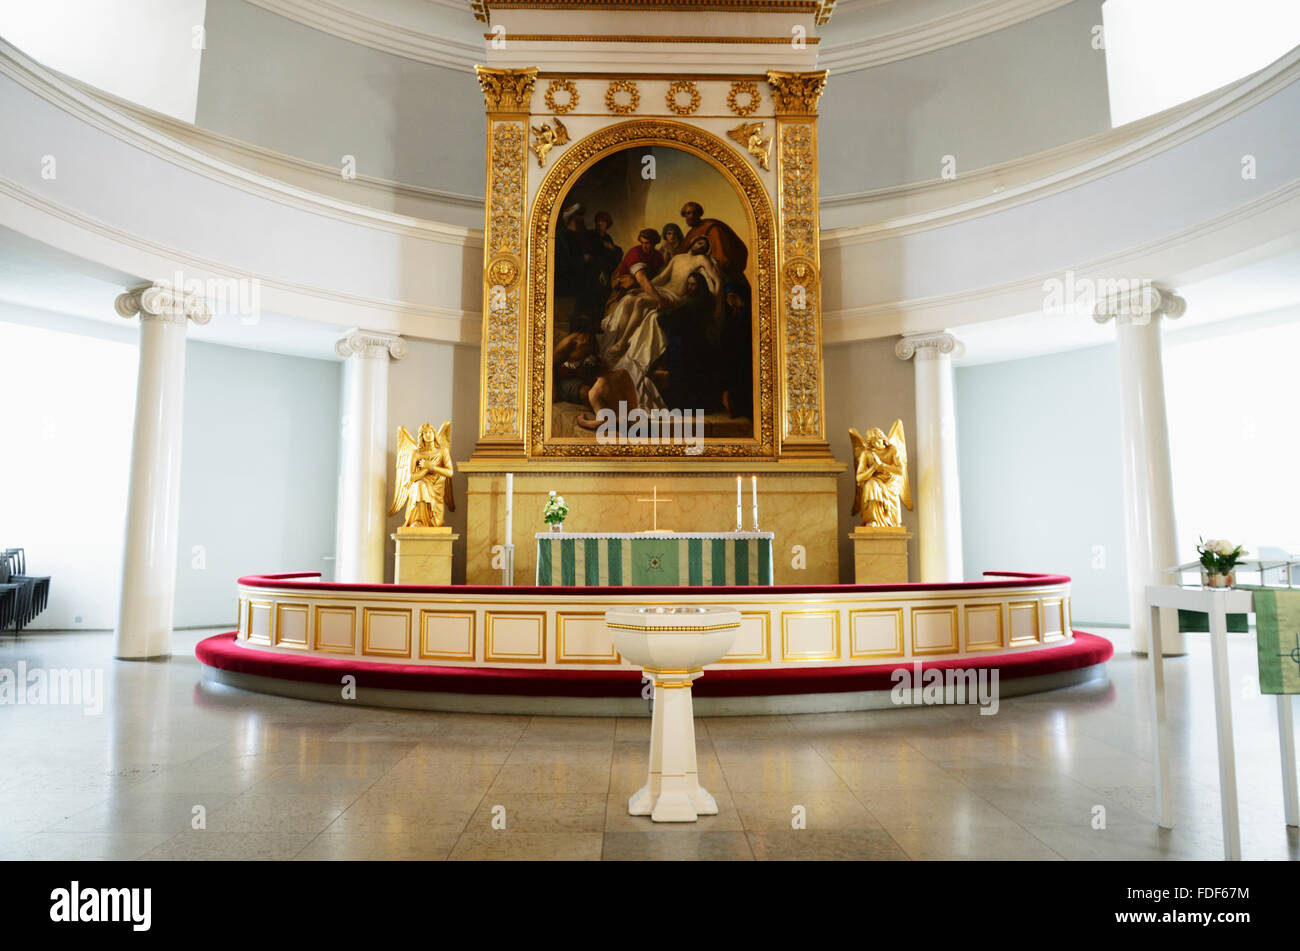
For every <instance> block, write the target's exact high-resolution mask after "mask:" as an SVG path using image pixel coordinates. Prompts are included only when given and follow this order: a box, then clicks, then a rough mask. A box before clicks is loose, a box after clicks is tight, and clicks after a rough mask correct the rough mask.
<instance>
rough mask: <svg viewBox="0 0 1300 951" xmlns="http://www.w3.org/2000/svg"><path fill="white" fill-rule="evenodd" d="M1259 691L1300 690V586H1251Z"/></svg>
mask: <svg viewBox="0 0 1300 951" xmlns="http://www.w3.org/2000/svg"><path fill="white" fill-rule="evenodd" d="M1250 590H1251V592H1252V593H1253V594H1254V596H1255V639H1256V643H1257V645H1258V650H1259V691H1260V693H1300V589H1292V588H1251V589H1250Z"/></svg>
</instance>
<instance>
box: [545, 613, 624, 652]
mask: <svg viewBox="0 0 1300 951" xmlns="http://www.w3.org/2000/svg"><path fill="white" fill-rule="evenodd" d="M604 617H605V612H604V611H556V612H555V662H556V663H557V664H620V663H622V662H623V658H622V657H620V656H619V653H618V650H617V649H616V648H615V647H614V643H613V642H612V641H611V642H610V645H609V650H610V653H609V654H570V653H569V652H568V651H567V650H565V647H564V624H565V621H569V620H572V619H575V618H601V619H603V618H604Z"/></svg>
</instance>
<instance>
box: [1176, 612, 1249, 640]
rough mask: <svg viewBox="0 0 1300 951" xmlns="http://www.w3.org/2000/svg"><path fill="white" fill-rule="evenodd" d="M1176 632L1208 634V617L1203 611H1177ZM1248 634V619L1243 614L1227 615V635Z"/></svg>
mask: <svg viewBox="0 0 1300 951" xmlns="http://www.w3.org/2000/svg"><path fill="white" fill-rule="evenodd" d="M1178 630H1179V632H1180V633H1182V634H1208V633H1210V616H1209V615H1208V614H1206V613H1205V612H1204V611H1184V610H1183V609H1182V608H1179V609H1178ZM1249 632H1250V618H1248V617H1246V615H1244V614H1229V615H1228V633H1229V634H1247V633H1249Z"/></svg>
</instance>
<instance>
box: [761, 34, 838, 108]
mask: <svg viewBox="0 0 1300 951" xmlns="http://www.w3.org/2000/svg"><path fill="white" fill-rule="evenodd" d="M810 42H811V41H810ZM828 75H829V72H828V71H827V70H824V69H823V70H821V71H819V72H815V73H787V72H783V71H782V70H779V69H769V70H768V71H767V84H768V85H769V86H770V87H771V89H772V101H773V103H775V104H776V114H777V115H778V116H815V115H817V102H818V100H820V99H821V97H822V92H823V91H824V90H825V89H826V77H827V76H828Z"/></svg>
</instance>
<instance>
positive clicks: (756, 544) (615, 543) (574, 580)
mask: <svg viewBox="0 0 1300 951" xmlns="http://www.w3.org/2000/svg"><path fill="white" fill-rule="evenodd" d="M537 583H538V585H554V586H569V585H599V586H601V587H606V586H614V585H637V586H645V585H652V586H661V587H688V586H692V587H693V586H700V585H770V584H772V583H773V581H772V533H771V532H672V533H669V532H657V533H656V532H631V533H627V534H619V533H607V532H599V533H585V532H538V533H537Z"/></svg>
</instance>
